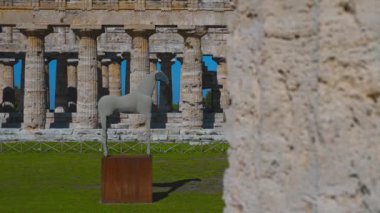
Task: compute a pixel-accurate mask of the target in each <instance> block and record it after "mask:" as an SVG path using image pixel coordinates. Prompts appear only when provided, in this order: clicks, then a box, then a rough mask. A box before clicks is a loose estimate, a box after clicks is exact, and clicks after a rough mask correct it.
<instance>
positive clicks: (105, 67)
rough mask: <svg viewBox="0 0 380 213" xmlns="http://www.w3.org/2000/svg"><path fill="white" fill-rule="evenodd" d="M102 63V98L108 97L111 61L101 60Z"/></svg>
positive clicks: (107, 59)
mask: <svg viewBox="0 0 380 213" xmlns="http://www.w3.org/2000/svg"><path fill="white" fill-rule="evenodd" d="M101 63H102V85H101V88H102V96H103V95H109V94H110V92H109V64H110V63H111V59H109V58H103V59H102V60H101Z"/></svg>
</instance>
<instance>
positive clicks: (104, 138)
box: [100, 115, 108, 157]
mask: <svg viewBox="0 0 380 213" xmlns="http://www.w3.org/2000/svg"><path fill="white" fill-rule="evenodd" d="M100 122H101V124H102V146H103V155H104V157H107V156H108V145H107V115H101V116H100Z"/></svg>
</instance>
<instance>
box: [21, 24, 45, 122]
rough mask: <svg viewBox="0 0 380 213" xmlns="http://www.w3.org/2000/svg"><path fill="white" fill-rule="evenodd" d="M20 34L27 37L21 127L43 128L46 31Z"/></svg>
mask: <svg viewBox="0 0 380 213" xmlns="http://www.w3.org/2000/svg"><path fill="white" fill-rule="evenodd" d="M22 33H24V34H25V35H26V36H27V50H26V56H25V80H24V81H25V88H24V124H23V127H24V128H26V129H29V128H31V129H35V128H44V127H45V118H46V109H47V102H46V99H47V93H46V80H47V79H46V74H45V59H44V37H45V35H46V34H47V33H48V31H47V30H42V29H41V30H37V29H36V30H22Z"/></svg>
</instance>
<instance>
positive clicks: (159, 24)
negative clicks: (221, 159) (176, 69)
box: [0, 0, 233, 141]
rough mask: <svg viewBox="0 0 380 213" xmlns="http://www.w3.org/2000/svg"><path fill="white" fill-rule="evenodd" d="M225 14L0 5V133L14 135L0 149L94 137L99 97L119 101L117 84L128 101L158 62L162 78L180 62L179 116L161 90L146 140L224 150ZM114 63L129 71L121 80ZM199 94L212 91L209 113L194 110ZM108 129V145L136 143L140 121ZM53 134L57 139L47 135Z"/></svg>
mask: <svg viewBox="0 0 380 213" xmlns="http://www.w3.org/2000/svg"><path fill="white" fill-rule="evenodd" d="M232 9H233V5H232V3H231V2H230V1H228V0H201V1H200V0H195V1H194V0H161V1H159V0H150V1H146V0H4V1H1V2H0V26H1V28H0V29H1V31H0V72H1V73H0V76H1V82H0V83H1V90H0V102H1V113H0V115H1V119H0V122H1V127H2V128H1V129H0V132H1V131H6V132H8V133H9V132H10V133H12V134H13V133H14V134H15V136H14V137H9V134H8V136H7V137H5V138H3V139H17V140H22V139H20V137H19V136H16V133H17V134H18V133H20V132H22V133H24V134H29V133H30V132H34V133H35V132H36V131H37V132H39V135H55V136H54V137H58V139H59V140H64V139H62V137H61V136H56V135H57V134H58V135H59V134H61V133H62V134H64V135H65V134H67V135H73V134H74V133H73V132H75V131H81V130H83V129H87V130H90V129H97V128H99V125H98V115H97V101H98V100H99V98H100V97H101V96H103V95H106V94H110V95H121V94H122V91H121V81H125V82H126V85H127V88H126V89H125V91H124V92H125V93H129V92H130V91H133V90H134V89H135V88H136V86H137V85H138V84H139V82H140V81H141V79H142V78H144V76H145V75H146V74H148V73H149V72H153V71H155V70H156V69H157V67H156V65H157V61H160V64H161V70H162V71H163V72H165V73H166V74H167V75H168V76H169V77H170V76H171V65H172V63H173V61H174V60H179V61H180V62H181V86H180V103H179V111H174V110H173V109H172V87H170V86H169V87H165V86H162V87H160V90H159V92H160V95H159V97H160V100H155V103H156V104H158V103H159V104H158V109H156V111H155V112H154V116H153V118H152V119H153V121H152V127H153V128H155V130H153V136H152V137H153V138H152V139H153V140H167V141H176V140H193V139H194V140H224V136H223V134H222V131H221V129H220V127H221V124H222V123H223V122H224V120H225V119H224V112H223V109H224V108H226V106H227V105H228V104H229V95H228V92H227V85H226V80H225V79H226V75H227V69H226V66H225V63H226V59H225V57H226V56H225V52H226V37H227V35H228V30H227V26H226V25H227V24H226V20H227V19H228V17H229V16H230V12H231V11H232ZM204 55H208V56H212V58H213V59H214V60H215V61H216V62H217V63H218V70H217V72H207V70H206V69H205V66H204V65H203V64H202V56H204ZM19 60H22V64H23V69H22V76H21V80H22V83H21V88H20V89H19V91H18V92H16V88H15V86H14V76H13V74H14V72H13V65H14V64H15V63H16V62H17V61H19ZM51 60H57V67H56V70H57V73H56V93H55V97H56V98H55V109H54V110H53V111H49V106H48V104H49V101H48V98H49V72H48V64H49V62H50V61H51ZM122 60H126V61H127V64H128V67H127V76H126V77H125V78H124V79H122V78H121V72H120V69H121V61H122ZM205 88H208V89H211V91H212V97H213V98H212V99H213V100H212V105H213V110H212V111H211V112H210V111H205V110H204V107H203V105H202V89H205ZM156 97H158V96H157V94H155V95H154V97H153V98H154V99H157V98H156ZM16 100H17V101H18V103H17V105H18V107H16V106H15V105H16ZM110 120H111V129H110V131H111V133H110V135H111V140H112V139H113V140H127V139H135V140H138V139H139V136H138V135H139V133H141V129H142V127H143V123H144V119H143V117H142V116H141V115H138V114H129V115H127V114H120V115H115V116H113V117H112V118H111V119H110ZM53 131H55V132H56V134H53V133H51V134H50V133H48V132H53ZM112 131H113V133H114V134H112ZM90 132H91V133H94V131H90ZM95 132H96V134H98V132H97V131H95ZM155 133H156V134H155ZM12 134H10V135H12ZM83 134H84V133H83ZM96 134H95V135H96ZM34 135H35V134H34ZM112 135H114V136H112ZM120 135H128V137H127V138H125V137H124V138H123V137H121V136H120ZM54 137H52V136H46V138H45V139H50V140H55V138H54ZM66 138H67V140H71V139H76V137H71V138H70V137H66ZM0 139H1V137H0ZM26 139H30V137H26ZM84 139H93V138H91V137H90V138H84Z"/></svg>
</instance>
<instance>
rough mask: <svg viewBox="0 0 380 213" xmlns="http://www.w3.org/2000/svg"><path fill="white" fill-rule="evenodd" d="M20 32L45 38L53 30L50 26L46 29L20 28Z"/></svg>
mask: <svg viewBox="0 0 380 213" xmlns="http://www.w3.org/2000/svg"><path fill="white" fill-rule="evenodd" d="M19 29H20V32H21V33H22V34H24V35H25V36H27V37H29V36H33V37H38V38H44V37H45V36H47V35H48V34H49V33H51V32H52V29H51V28H50V27H48V28H46V29H38V28H19Z"/></svg>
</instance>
